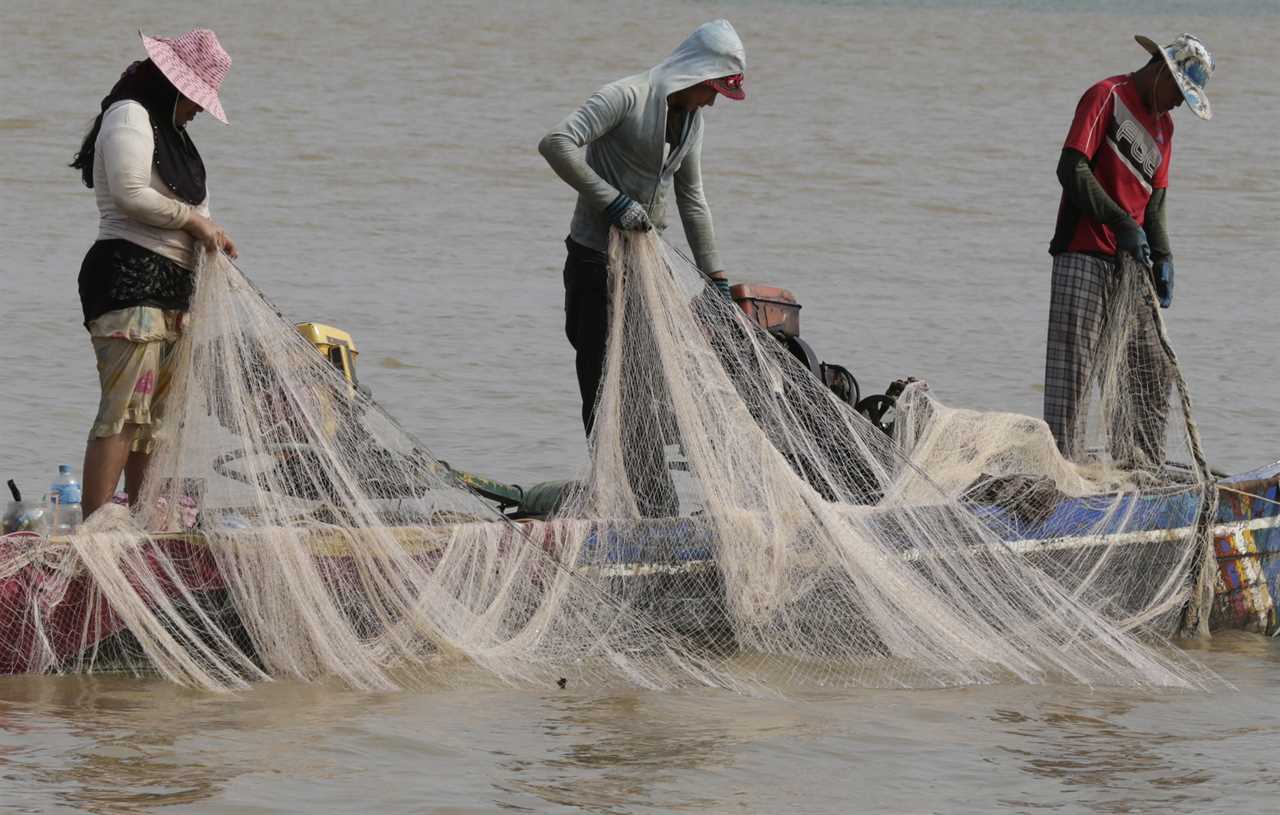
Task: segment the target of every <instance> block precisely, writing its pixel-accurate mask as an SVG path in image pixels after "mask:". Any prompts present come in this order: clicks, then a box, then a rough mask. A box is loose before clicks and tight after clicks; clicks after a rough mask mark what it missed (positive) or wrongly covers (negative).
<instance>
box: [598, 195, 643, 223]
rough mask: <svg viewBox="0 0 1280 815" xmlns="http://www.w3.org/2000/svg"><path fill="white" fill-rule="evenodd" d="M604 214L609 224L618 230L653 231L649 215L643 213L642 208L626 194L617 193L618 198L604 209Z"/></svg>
mask: <svg viewBox="0 0 1280 815" xmlns="http://www.w3.org/2000/svg"><path fill="white" fill-rule="evenodd" d="M604 214H605V216H606V217H607V218H608V219H609V223H611V224H613V225H614V226H616V227H618V228H619V229H626V230H639V231H641V232H648V231H649V230H650V229H653V224H651V223H649V214H648V213H647V212H645V211H644V207H642V206H640V205H639V204H637V203H636V202H635V201H633V200H631V196H629V195H627V194H626V193H619V194H618V197H617V198H615V199H613V202H612V203H610V204H609V206H607V207H605V208H604Z"/></svg>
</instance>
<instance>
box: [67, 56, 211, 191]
mask: <svg viewBox="0 0 1280 815" xmlns="http://www.w3.org/2000/svg"><path fill="white" fill-rule="evenodd" d="M122 99H132V100H133V101H135V102H137V103H138V104H140V105H142V106H143V107H144V108H146V109H147V113H148V114H150V116H151V132H152V133H153V134H154V136H155V143H156V149H155V162H156V167H157V168H158V169H159V171H160V178H161V179H162V180H163V181H164V183H165V185H166V186H167V187H168V188H169V189H170V190H172V191H173V194H174V195H176V196H178V197H179V198H181V199H182V200H184V201H186V202H187V203H189V204H199V203H201V202H202V201H204V199H205V186H204V184H205V176H204V161H203V160H202V159H201V158H200V151H198V150H196V146H195V144H194V143H193V142H192V141H191V138H190V137H189V136H188V135H187V132H186V129H185V128H180V127H176V126H175V125H174V120H173V115H174V107H175V105H176V104H177V102H178V89H177V88H175V87H174V86H173V83H172V82H170V81H169V79H168V77H166V76H165V75H164V74H163V73H162V72H161V71H160V69H159V68H157V67H156V65H155V63H154V62H152V61H151V60H149V59H144V60H139V61H138V62H135V63H133V64H132V65H130V66H129V67H128V68H126V69H125V72H124V73H123V74H121V75H120V80H119V81H118V82H116V84H115V87H113V88H112V89H111V93H109V94H107V95H106V97H105V98H104V99H103V100H102V112H101V113H99V114H98V118H97V119H95V120H94V122H93V127H92V128H90V129H89V132H88V134H86V135H85V137H84V142H83V143H82V144H81V145H80V152H79V153H76V157H75V161H73V162H71V166H72V167H74V168H76V169H77V170H79V171H80V177H81V178H83V179H84V185H85V186H86V187H92V186H93V154H94V147H95V146H96V144H97V141H98V131H99V130H101V129H102V116H103V114H104V113H106V112H107V108H109V107H111V106H112V105H114V104H115V103H116V102H119V101H120V100H122Z"/></svg>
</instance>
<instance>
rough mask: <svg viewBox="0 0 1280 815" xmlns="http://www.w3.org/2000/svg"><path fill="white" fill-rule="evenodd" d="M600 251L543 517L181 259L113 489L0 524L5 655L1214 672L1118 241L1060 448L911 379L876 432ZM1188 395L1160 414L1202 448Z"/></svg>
mask: <svg viewBox="0 0 1280 815" xmlns="http://www.w3.org/2000/svg"><path fill="white" fill-rule="evenodd" d="M610 269H611V272H610V274H611V279H610V298H611V306H610V308H611V315H612V316H611V328H610V335H609V345H608V352H607V372H606V375H605V379H604V382H603V384H602V387H601V392H600V394H599V399H598V410H597V414H596V417H597V418H596V423H595V429H594V431H593V434H592V436H591V438H590V440H589V444H590V447H591V458H590V464H589V468H588V470H587V471H586V472H584V473H582V476H581V478H580V479H579V480H578V481H576V482H573V486H572V487H571V488H570V489H569V490H568V492H567V493H566V494H565V495H564V496H563V500H562V501H561V503H560V505H559V508H558V510H556V512H555V513H554V514H553V515H552V516H551V517H549V518H547V519H545V520H537V521H526V522H520V523H514V522H512V521H511V520H509V519H508V518H506V517H504V516H503V515H501V514H500V513H499V512H498V510H497V509H495V508H494V506H493V505H492V504H490V503H488V502H487V501H485V500H483V499H481V498H480V497H478V496H477V495H476V494H475V493H473V492H472V491H471V490H469V489H468V488H467V486H466V485H465V484H464V483H463V482H462V481H461V480H460V478H459V477H458V476H457V475H456V474H455V473H454V472H453V471H452V470H450V469H449V468H448V466H447V465H445V464H443V463H442V462H440V461H439V460H438V459H436V458H435V457H433V456H432V455H431V454H430V452H429V451H428V450H427V449H426V448H425V447H424V446H423V445H421V444H420V443H419V442H417V441H416V440H415V439H414V438H413V437H412V436H411V435H410V434H408V433H407V432H405V431H404V430H403V429H402V428H401V427H400V426H399V425H398V424H397V423H396V422H395V421H394V420H393V419H392V418H391V417H390V416H389V415H387V414H386V413H385V412H384V411H383V410H382V409H381V408H380V407H379V406H378V405H377V404H376V403H375V402H373V401H372V400H371V399H370V398H369V397H368V396H367V395H366V394H364V393H362V392H361V391H359V390H358V389H356V388H354V387H353V386H352V385H351V383H349V382H348V381H346V380H345V379H344V378H343V377H342V376H341V375H339V374H338V373H337V371H336V370H335V369H334V367H333V366H332V365H330V363H329V362H328V361H327V360H326V359H325V358H324V357H322V356H321V355H319V354H317V353H316V351H315V349H314V348H313V347H312V346H311V345H310V344H309V343H308V342H307V341H306V340H305V339H304V338H303V337H302V336H300V335H299V334H298V333H297V332H296V331H295V330H294V329H293V327H292V326H291V325H290V324H289V323H287V322H286V321H285V320H284V319H283V318H282V317H281V316H280V315H279V314H278V313H277V311H276V310H275V309H274V308H273V307H272V306H271V305H270V304H269V303H268V302H267V301H266V300H265V299H264V298H263V297H262V296H261V294H260V293H259V292H258V291H257V290H256V289H255V288H254V287H253V286H252V284H251V283H250V282H249V281H248V280H247V279H245V277H244V276H243V275H242V274H241V273H240V271H239V269H238V268H236V267H235V266H234V265H233V264H231V263H230V262H229V261H228V260H226V259H225V258H224V257H222V256H208V257H205V258H203V259H202V260H201V263H200V268H199V271H198V286H197V292H196V297H195V300H194V302H193V306H192V312H191V319H190V326H189V328H188V330H187V331H186V332H185V333H184V335H183V337H182V339H181V340H180V341H179V343H178V345H177V347H176V349H175V353H176V354H179V355H180V357H179V360H180V361H179V363H178V365H177V366H176V369H177V371H178V373H177V374H176V375H175V380H174V381H173V383H172V385H171V390H170V394H169V397H168V407H167V416H166V417H165V427H166V428H167V432H166V433H164V434H162V435H161V437H160V439H159V440H158V442H157V446H156V448H155V450H154V452H153V454H152V461H151V467H150V470H149V474H148V480H147V482H146V487H145V489H144V494H143V495H142V496H141V497H140V500H139V502H138V504H137V508H136V509H135V510H133V511H131V512H130V511H126V510H124V509H123V508H121V507H114V508H107V509H105V510H104V511H100V512H98V513H95V515H94V516H93V517H92V518H90V519H89V520H88V521H87V522H86V523H85V525H84V526H83V527H82V528H81V530H80V531H79V532H78V533H77V534H75V535H73V536H71V537H70V538H66V539H55V540H44V539H33V538H32V537H29V536H27V537H14V536H10V537H8V538H4V539H0V670H3V671H6V672H14V671H43V672H68V673H70V672H93V671H103V670H113V671H118V670H127V671H135V672H148V673H159V674H160V675H162V676H164V677H166V678H168V679H171V680H173V681H176V682H180V683H184V684H189V685H193V686H198V687H202V688H208V689H214V690H221V689H230V688H237V687H243V686H245V685H246V684H249V683H252V682H254V681H258V680H263V679H268V678H277V679H282V678H288V679H299V680H319V679H324V678H335V679H337V680H338V681H341V682H343V683H345V684H347V685H349V686H351V687H355V688H361V689H374V690H385V689H395V688H403V687H407V686H425V685H436V684H448V683H450V682H452V681H456V679H457V677H459V676H462V675H464V674H465V675H468V676H474V675H475V673H476V670H477V669H478V671H479V672H481V673H483V674H485V675H489V676H492V677H494V678H495V679H496V680H498V681H502V682H508V683H516V684H526V683H529V684H538V685H544V686H545V685H547V684H550V683H553V682H556V681H557V680H566V681H567V678H569V677H572V678H573V680H574V681H575V682H576V683H582V682H587V683H594V684H597V685H599V684H606V683H611V682H621V683H626V684H630V685H636V686H641V687H648V688H663V687H672V686H678V685H681V684H686V683H703V684H709V685H715V686H721V687H727V688H733V689H737V690H763V689H770V690H783V689H785V688H788V687H793V686H803V685H807V684H824V685H849V686H876V687H938V686H947V685H955V684H964V683H979V682H992V681H1004V680H1020V681H1027V682H1050V681H1073V682H1082V683H1088V684H1106V685H1117V684H1121V685H1148V686H1177V687H1186V686H1203V685H1205V684H1206V683H1208V682H1210V681H1212V680H1211V678H1210V677H1209V676H1208V675H1207V674H1206V673H1205V672H1204V671H1203V669H1201V668H1200V666H1198V665H1197V664H1196V663H1194V662H1193V661H1192V660H1190V659H1189V658H1187V657H1186V656H1185V655H1184V654H1182V653H1181V652H1180V651H1178V650H1177V649H1174V648H1171V647H1169V643H1168V641H1167V637H1168V636H1170V635H1171V634H1172V633H1173V632H1174V631H1176V630H1177V629H1178V628H1179V625H1183V626H1190V627H1195V626H1198V625H1200V624H1201V620H1200V618H1199V617H1198V616H1197V614H1198V612H1197V610H1196V609H1197V608H1198V605H1197V602H1196V599H1197V598H1198V597H1199V596H1200V595H1199V594H1198V593H1196V592H1195V591H1193V589H1196V588H1197V587H1202V586H1203V584H1204V580H1203V574H1202V572H1203V569H1204V568H1205V566H1204V551H1205V549H1204V547H1205V538H1206V535H1207V526H1206V525H1205V524H1206V523H1207V521H1206V519H1207V518H1208V517H1210V516H1211V513H1212V505H1211V504H1210V503H1209V501H1208V500H1207V499H1206V496H1208V495H1212V494H1213V492H1214V491H1213V490H1212V489H1211V488H1209V486H1208V485H1207V482H1206V481H1205V478H1206V477H1207V475H1206V474H1207V467H1206V468H1202V469H1201V468H1199V467H1198V466H1192V467H1191V468H1189V469H1185V470H1182V471H1175V470H1170V469H1168V468H1167V467H1166V466H1165V465H1164V454H1163V450H1162V449H1156V450H1154V452H1153V447H1152V445H1153V441H1152V436H1151V434H1150V433H1146V435H1144V434H1143V428H1146V427H1149V425H1148V424H1143V422H1147V421H1148V419H1149V416H1150V411H1151V410H1152V409H1153V407H1154V406H1156V405H1154V402H1155V401H1158V399H1157V396H1153V395H1152V394H1153V393H1155V391H1154V390H1152V389H1150V388H1148V389H1147V390H1145V391H1143V392H1142V393H1141V394H1139V393H1137V391H1135V390H1134V388H1133V383H1134V381H1135V380H1136V379H1138V378H1141V379H1142V381H1143V382H1149V381H1153V380H1152V379H1151V378H1150V374H1151V371H1150V370H1145V369H1140V368H1139V366H1159V374H1160V375H1161V376H1164V379H1163V380H1160V382H1163V383H1164V385H1163V387H1164V389H1165V393H1166V394H1167V392H1168V383H1169V382H1173V381H1176V382H1177V383H1178V385H1179V387H1181V381H1180V380H1179V379H1178V378H1177V377H1176V364H1174V362H1175V361H1174V359H1173V357H1172V352H1171V351H1170V352H1169V353H1168V354H1165V355H1162V356H1158V358H1157V357H1153V356H1151V355H1149V354H1148V355H1146V356H1142V355H1135V354H1134V353H1133V345H1134V343H1133V337H1132V332H1133V331H1134V330H1135V329H1134V328H1133V326H1135V325H1143V326H1146V324H1145V323H1143V322H1142V321H1143V320H1145V319H1149V320H1152V321H1153V322H1152V323H1151V324H1150V326H1147V327H1150V328H1152V329H1153V330H1160V324H1159V316H1158V312H1157V311H1156V310H1155V309H1154V303H1153V301H1152V300H1151V294H1150V291H1149V290H1150V285H1149V283H1147V281H1146V278H1145V276H1144V273H1143V272H1142V271H1141V270H1140V269H1138V267H1136V266H1134V265H1133V264H1131V263H1130V264H1125V265H1124V267H1123V269H1122V270H1121V273H1120V274H1118V275H1117V278H1116V281H1115V286H1114V289H1115V290H1114V292H1113V295H1112V297H1111V303H1110V305H1109V309H1110V310H1109V320H1108V324H1109V328H1108V330H1107V335H1106V337H1105V339H1104V342H1103V343H1102V345H1103V347H1102V350H1101V351H1100V360H1099V364H1098V365H1097V366H1096V367H1097V369H1098V370H1099V371H1100V375H1099V381H1098V382H1097V385H1098V387H1096V388H1094V392H1095V397H1094V399H1093V400H1092V402H1091V409H1090V411H1088V412H1086V413H1085V414H1084V415H1082V419H1081V421H1082V425H1081V428H1080V430H1081V433H1080V438H1082V439H1086V438H1093V439H1098V440H1100V441H1101V446H1100V447H1099V448H1098V451H1097V453H1095V454H1088V453H1085V452H1082V453H1081V459H1082V460H1084V461H1085V463H1084V464H1079V465H1077V464H1073V463H1071V462H1068V461H1067V460H1065V459H1064V458H1063V457H1062V456H1061V455H1059V454H1058V452H1057V450H1056V448H1055V446H1054V443H1053V439H1052V438H1051V437H1050V436H1049V433H1048V429H1047V428H1046V426H1045V425H1044V424H1043V423H1042V422H1040V421H1038V420H1034V419H1030V418H1028V417H1025V416H1014V415H1007V414H991V413H977V412H973V411H966V410H959V409H954V408H949V407H946V406H945V405H943V404H941V403H939V402H938V401H936V400H935V399H934V398H932V397H931V396H930V395H929V393H928V392H927V389H925V388H924V387H922V386H920V385H915V386H913V387H910V388H908V390H907V391H906V392H905V393H904V394H903V396H902V397H901V398H900V400H899V403H898V416H897V422H896V432H895V435H894V436H893V437H890V436H888V435H886V434H885V433H883V432H882V431H881V430H880V429H879V428H877V427H875V426H873V425H872V424H870V423H869V422H867V421H866V420H865V419H863V418H862V417H861V416H860V415H858V414H857V413H856V412H855V411H854V410H853V409H852V408H851V407H850V406H849V405H848V404H846V403H844V402H842V401H841V400H840V399H839V398H837V397H836V396H835V395H834V394H833V393H832V392H831V391H830V390H828V389H827V388H826V387H825V386H823V385H822V384H821V383H820V382H819V381H818V380H817V379H816V378H815V377H813V375H812V374H810V373H809V371H808V370H807V369H806V368H805V367H804V366H803V365H801V364H800V363H799V361H798V360H797V359H795V358H794V357H793V356H792V355H791V354H790V353H789V352H788V351H787V350H786V348H785V347H784V346H783V345H781V344H780V343H779V342H778V341H777V340H776V339H774V338H773V337H772V336H770V335H769V334H767V333H765V332H764V331H762V330H760V329H759V328H757V327H756V326H755V325H754V324H752V323H751V322H749V321H748V320H747V319H746V318H745V317H744V315H743V313H742V311H741V310H740V309H738V308H737V307H736V306H734V305H733V304H731V303H728V302H726V301H725V300H723V299H721V298H720V297H719V296H718V295H716V294H715V292H714V290H712V289H709V288H707V287H706V286H705V281H704V280H703V278H702V277H701V276H700V274H699V273H698V272H697V270H696V269H694V268H692V267H691V266H690V265H689V264H687V263H686V262H684V261H682V260H681V259H680V258H678V257H676V256H675V255H674V254H673V253H671V252H669V250H668V249H667V247H666V246H665V245H664V244H663V243H662V242H661V241H660V239H658V238H656V237H654V236H652V235H631V234H620V233H615V234H614V236H613V239H612V244H611V249H610ZM1147 327H1144V328H1143V329H1142V330H1147ZM1165 348H1166V349H1167V344H1166V346H1165ZM1156 390H1158V386H1157V388H1156ZM1183 397H1184V399H1183V401H1184V411H1183V418H1184V421H1182V422H1181V423H1173V425H1174V427H1175V428H1178V429H1177V430H1175V431H1171V432H1170V433H1169V438H1168V439H1165V438H1164V434H1163V433H1162V434H1161V438H1160V441H1161V443H1162V445H1168V446H1169V447H1171V448H1172V447H1173V446H1174V444H1175V443H1176V444H1181V445H1183V447H1182V450H1183V451H1184V452H1186V454H1187V455H1188V456H1190V457H1191V458H1190V459H1189V460H1191V461H1192V462H1193V464H1197V463H1198V464H1203V460H1202V457H1199V456H1198V455H1197V453H1196V451H1198V440H1196V439H1195V428H1194V424H1193V423H1189V421H1190V413H1189V403H1187V402H1186V400H1185V393H1184V392H1183ZM1144 399H1145V400H1148V401H1151V402H1152V404H1144V403H1143V400H1144ZM1091 434H1092V435H1091ZM1144 455H1145V456H1146V457H1145V458H1144ZM192 498H194V499H195V500H196V501H197V503H198V509H199V516H198V517H199V520H198V524H197V526H196V528H194V529H187V530H184V522H183V517H182V511H181V509H182V506H183V505H184V503H187V504H189V503H190V501H191V499H192ZM1068 498H1080V499H1082V500H1080V501H1075V502H1071V501H1066V500H1065V499H1068ZM1068 505H1069V506H1071V507H1074V508H1073V509H1072V510H1071V511H1070V512H1066V511H1064V510H1063V509H1062V508H1063V507H1064V506H1068ZM1170 517H1175V518H1177V519H1178V523H1176V524H1175V525H1174V526H1175V527H1176V528H1175V529H1173V530H1172V531H1170V530H1168V529H1167V527H1169V526H1170V523H1169V518H1170ZM1189 599H1190V600H1191V601H1192V602H1190V603H1189V602H1188V601H1189ZM1184 614H1185V615H1186V616H1187V619H1185V620H1184V619H1183V615H1184Z"/></svg>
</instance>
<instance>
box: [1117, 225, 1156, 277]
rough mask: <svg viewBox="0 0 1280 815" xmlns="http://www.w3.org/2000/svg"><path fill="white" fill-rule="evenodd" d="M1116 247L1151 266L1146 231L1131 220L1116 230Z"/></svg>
mask: <svg viewBox="0 0 1280 815" xmlns="http://www.w3.org/2000/svg"><path fill="white" fill-rule="evenodd" d="M1116 248H1117V249H1119V250H1120V251H1121V252H1128V253H1129V254H1131V255H1133V258H1134V260H1136V261H1138V262H1139V263H1141V264H1142V265H1143V266H1146V267H1147V268H1148V269H1150V268H1151V244H1149V243H1147V233H1146V231H1145V230H1144V229H1143V228H1142V227H1140V226H1138V225H1137V224H1136V223H1134V222H1133V221H1130V222H1129V223H1128V224H1126V225H1125V226H1122V227H1120V228H1118V229H1117V230H1116Z"/></svg>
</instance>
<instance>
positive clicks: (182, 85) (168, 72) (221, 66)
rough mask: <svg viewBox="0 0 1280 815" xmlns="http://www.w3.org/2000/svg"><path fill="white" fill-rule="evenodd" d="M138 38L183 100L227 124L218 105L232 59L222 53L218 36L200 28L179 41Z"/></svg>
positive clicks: (224, 115)
mask: <svg viewBox="0 0 1280 815" xmlns="http://www.w3.org/2000/svg"><path fill="white" fill-rule="evenodd" d="M138 36H139V37H142V47H143V48H145V49H147V56H149V57H151V61H152V62H154V63H155V64H156V67H157V68H159V69H160V72H161V73H163V74H164V75H165V76H166V77H167V78H168V79H169V81H170V82H172V83H173V86H174V87H175V88H177V89H178V90H179V91H180V92H181V93H182V95H183V96H185V97H187V98H188V99H190V100H191V101H192V102H195V103H196V104H197V105H199V106H200V107H202V108H204V109H205V110H207V111H209V115H210V116H212V117H213V118H215V119H217V120H218V121H219V122H222V123H223V124H227V114H226V113H224V112H223V111H222V103H221V102H219V101H218V87H219V86H220V85H222V80H224V79H226V78H227V71H229V70H230V69H231V57H230V55H228V54H227V52H226V51H224V50H223V48H222V45H221V44H220V43H219V42H218V37H217V35H216V34H214V33H213V32H212V31H210V30H209V29H207V28H197V29H195V30H194V31H188V32H187V33H186V34H183V35H182V36H181V37H178V38H177V39H169V38H168V37H148V36H147V35H146V34H143V33H142V32H141V31H139V32H138Z"/></svg>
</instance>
